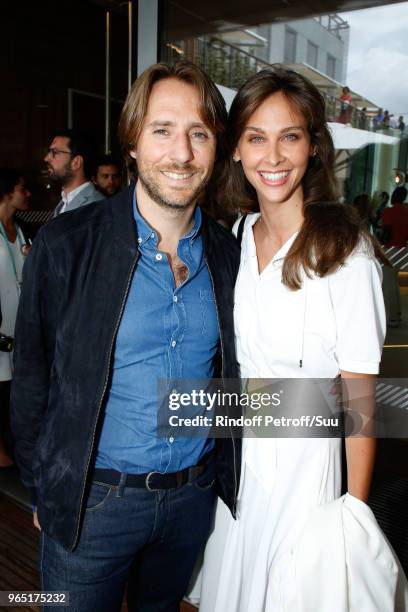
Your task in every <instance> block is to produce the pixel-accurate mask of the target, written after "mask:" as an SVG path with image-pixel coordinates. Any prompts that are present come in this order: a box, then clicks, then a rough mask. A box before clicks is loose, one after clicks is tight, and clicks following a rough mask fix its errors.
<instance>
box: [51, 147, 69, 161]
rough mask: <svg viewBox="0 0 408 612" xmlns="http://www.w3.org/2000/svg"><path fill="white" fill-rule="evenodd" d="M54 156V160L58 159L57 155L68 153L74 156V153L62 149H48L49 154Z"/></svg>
mask: <svg viewBox="0 0 408 612" xmlns="http://www.w3.org/2000/svg"><path fill="white" fill-rule="evenodd" d="M50 153H51V155H52V158H53V159H55V158H56V157H57V155H60V154H61V153H66V154H67V155H72V151H63V150H62V149H55V148H53V147H51V148H49V149H48V154H50Z"/></svg>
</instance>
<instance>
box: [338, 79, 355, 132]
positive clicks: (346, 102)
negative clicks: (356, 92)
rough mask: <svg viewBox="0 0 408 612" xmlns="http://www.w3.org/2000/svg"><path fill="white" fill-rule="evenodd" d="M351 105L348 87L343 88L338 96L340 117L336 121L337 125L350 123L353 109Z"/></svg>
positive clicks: (351, 100) (351, 99)
mask: <svg viewBox="0 0 408 612" xmlns="http://www.w3.org/2000/svg"><path fill="white" fill-rule="evenodd" d="M352 103H353V98H352V97H351V92H350V89H349V87H343V89H342V92H341V96H340V115H339V117H338V119H337V121H338V122H339V123H345V124H348V123H351V114H352V112H353V109H352V107H351V105H352Z"/></svg>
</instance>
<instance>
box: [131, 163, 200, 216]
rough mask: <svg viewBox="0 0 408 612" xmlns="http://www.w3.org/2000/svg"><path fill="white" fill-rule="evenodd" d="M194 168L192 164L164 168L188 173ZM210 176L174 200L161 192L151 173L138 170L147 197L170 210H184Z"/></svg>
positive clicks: (193, 170)
mask: <svg viewBox="0 0 408 612" xmlns="http://www.w3.org/2000/svg"><path fill="white" fill-rule="evenodd" d="M196 170H197V169H196V168H195V167H193V166H188V165H186V166H182V167H179V166H177V167H176V166H173V167H172V168H166V169H165V172H184V173H188V172H196ZM210 176H211V174H210V175H209V176H207V177H206V178H205V179H203V180H202V181H201V182H200V183H199V184H198V185H197V187H196V188H195V189H193V190H192V191H191V192H190V193H189V194H188V195H186V196H185V198H184V199H183V200H175V199H170V198H169V197H167V196H166V194H164V193H163V190H162V189H161V188H160V186H159V185H158V184H157V182H156V181H155V180H154V178H153V177H152V176H151V174H150V173H149V172H143V169H142V170H140V169H139V171H138V180H139V181H140V182H141V184H142V186H143V189H144V190H145V192H146V193H147V195H148V196H149V198H150V199H151V200H153V201H154V202H156V204H158V205H159V206H162V207H163V208H167V209H170V210H174V211H179V212H182V211H183V210H185V209H186V208H187V207H188V206H190V205H191V204H192V203H193V202H195V201H196V200H197V198H198V196H199V194H200V193H201V192H202V191H203V189H204V188H205V186H206V185H207V184H208V181H209V180H210Z"/></svg>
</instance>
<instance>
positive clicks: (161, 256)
mask: <svg viewBox="0 0 408 612" xmlns="http://www.w3.org/2000/svg"><path fill="white" fill-rule="evenodd" d="M162 259H163V255H162V254H161V253H157V255H156V261H161V260H162Z"/></svg>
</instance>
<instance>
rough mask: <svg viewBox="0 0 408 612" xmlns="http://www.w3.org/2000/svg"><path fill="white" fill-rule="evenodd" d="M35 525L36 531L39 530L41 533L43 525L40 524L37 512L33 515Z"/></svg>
mask: <svg viewBox="0 0 408 612" xmlns="http://www.w3.org/2000/svg"><path fill="white" fill-rule="evenodd" d="M33 524H34V527H35V528H36V529H38V531H41V525H40V523H39V522H38V516H37V512H34V514H33Z"/></svg>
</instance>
